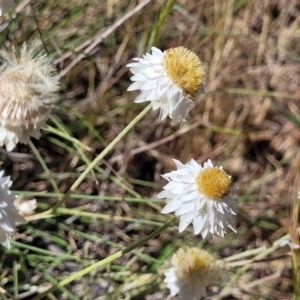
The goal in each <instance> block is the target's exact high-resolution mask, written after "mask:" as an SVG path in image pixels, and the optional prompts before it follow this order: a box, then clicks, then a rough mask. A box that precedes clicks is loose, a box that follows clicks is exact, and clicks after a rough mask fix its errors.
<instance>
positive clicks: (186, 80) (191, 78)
mask: <svg viewBox="0 0 300 300" xmlns="http://www.w3.org/2000/svg"><path fill="white" fill-rule="evenodd" d="M162 65H163V67H164V70H165V71H166V73H167V75H168V76H169V77H170V78H171V80H172V81H173V82H174V83H175V84H177V85H178V86H179V87H180V88H181V89H182V90H183V91H184V93H185V94H186V95H187V96H188V97H189V98H190V99H191V100H195V98H196V96H197V94H198V92H199V88H200V85H201V83H202V82H203V80H204V76H205V71H204V68H203V65H202V62H201V61H200V59H199V57H198V56H197V55H196V54H195V53H193V52H191V51H190V50H188V49H186V48H184V47H176V48H171V49H169V50H167V51H165V54H164V57H163V61H162Z"/></svg>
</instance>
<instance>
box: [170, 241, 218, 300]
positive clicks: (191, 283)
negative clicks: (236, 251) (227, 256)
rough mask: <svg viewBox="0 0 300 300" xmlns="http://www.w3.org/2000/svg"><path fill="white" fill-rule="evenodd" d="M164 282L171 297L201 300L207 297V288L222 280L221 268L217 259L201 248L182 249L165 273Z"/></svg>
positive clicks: (173, 257) (174, 256)
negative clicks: (177, 296)
mask: <svg viewBox="0 0 300 300" xmlns="http://www.w3.org/2000/svg"><path fill="white" fill-rule="evenodd" d="M165 276H166V278H165V280H164V282H165V283H166V284H167V286H168V288H169V289H170V291H171V296H175V295H177V294H179V295H181V296H182V298H183V299H185V300H199V299H200V298H201V297H205V296H206V288H205V287H206V286H208V285H210V284H213V283H215V282H217V281H218V280H219V279H220V278H221V268H220V266H218V265H217V264H216V261H215V259H214V258H213V257H212V256H211V255H210V254H209V253H208V252H207V251H205V250H201V249H199V248H196V247H193V248H180V249H179V250H178V251H177V252H176V253H175V254H174V255H173V256H172V267H171V268H170V269H168V270H167V271H166V272H165Z"/></svg>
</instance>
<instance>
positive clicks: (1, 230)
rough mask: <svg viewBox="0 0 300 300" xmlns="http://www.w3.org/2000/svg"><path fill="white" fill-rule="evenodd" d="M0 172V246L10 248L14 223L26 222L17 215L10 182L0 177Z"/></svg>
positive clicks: (0, 175) (6, 178)
mask: <svg viewBox="0 0 300 300" xmlns="http://www.w3.org/2000/svg"><path fill="white" fill-rule="evenodd" d="M2 175H3V171H1V172H0V244H2V245H3V246H5V247H6V248H10V241H9V240H10V235H11V234H13V233H14V232H15V229H16V222H22V223H24V222H26V220H25V219H24V218H23V217H22V216H21V215H20V214H19V213H18V211H17V209H16V208H15V206H14V204H13V201H14V200H15V196H14V194H13V193H12V192H11V191H10V190H9V188H10V186H11V184H12V182H11V180H9V177H8V176H7V177H2Z"/></svg>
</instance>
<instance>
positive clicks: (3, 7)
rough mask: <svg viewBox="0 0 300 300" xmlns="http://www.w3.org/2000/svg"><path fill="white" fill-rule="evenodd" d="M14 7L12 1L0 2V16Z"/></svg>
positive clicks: (1, 0) (3, 0)
mask: <svg viewBox="0 0 300 300" xmlns="http://www.w3.org/2000/svg"><path fill="white" fill-rule="evenodd" d="M14 5H15V1H13V0H0V16H2V15H3V14H6V13H7V12H8V10H9V9H10V8H11V7H13V6H14Z"/></svg>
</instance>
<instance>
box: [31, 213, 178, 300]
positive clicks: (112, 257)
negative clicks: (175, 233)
mask: <svg viewBox="0 0 300 300" xmlns="http://www.w3.org/2000/svg"><path fill="white" fill-rule="evenodd" d="M176 219H177V218H176V217H173V218H172V219H170V220H169V221H167V222H166V223H165V224H163V225H162V226H161V227H160V228H158V229H156V230H155V231H153V232H152V233H151V234H150V235H148V236H146V237H145V238H143V239H142V240H140V241H138V242H136V243H134V244H132V245H131V246H129V247H127V248H125V249H123V250H121V251H119V252H117V253H115V254H113V255H110V256H109V257H107V258H105V259H102V260H100V261H99V262H97V263H95V264H93V265H91V266H89V267H87V268H85V269H83V270H81V271H80V272H77V273H75V274H73V275H71V276H69V277H67V278H65V279H64V280H62V281H61V282H59V283H58V284H56V285H54V286H52V287H51V288H50V289H48V290H47V291H45V292H44V293H42V294H40V295H38V296H36V297H35V298H34V299H33V300H39V299H42V298H43V297H45V296H46V295H48V294H49V293H52V292H53V291H55V290H57V289H58V288H60V287H62V286H65V285H66V284H68V283H70V282H72V281H74V280H76V279H78V278H80V277H82V276H84V275H86V274H88V273H89V272H91V271H93V270H95V269H97V268H99V267H103V266H105V265H106V264H108V263H111V262H113V261H114V260H116V259H117V258H119V257H122V256H123V255H125V254H127V253H129V252H131V251H133V250H134V249H136V248H138V247H140V246H142V245H144V244H145V243H147V242H148V241H150V240H151V239H153V238H155V237H156V236H158V235H159V234H160V233H161V232H163V231H164V230H165V229H167V228H168V227H169V226H170V225H171V224H172V223H173V222H174V221H175V220H176Z"/></svg>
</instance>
